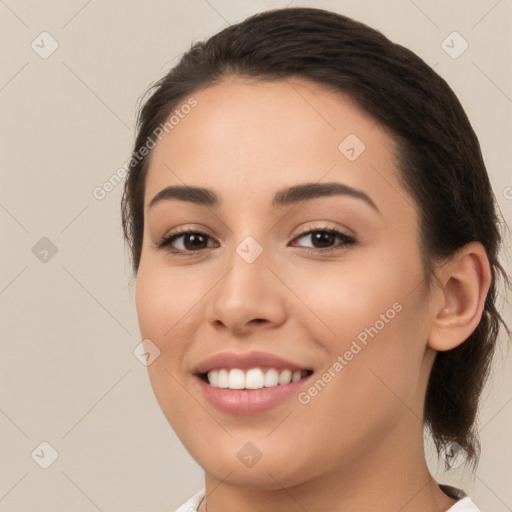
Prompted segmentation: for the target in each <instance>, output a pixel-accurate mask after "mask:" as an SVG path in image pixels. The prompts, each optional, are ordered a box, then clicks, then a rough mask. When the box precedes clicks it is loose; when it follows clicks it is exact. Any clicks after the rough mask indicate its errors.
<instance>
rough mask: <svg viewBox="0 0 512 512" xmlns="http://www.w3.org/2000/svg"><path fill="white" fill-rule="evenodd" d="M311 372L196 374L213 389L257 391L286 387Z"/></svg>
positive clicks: (221, 371) (269, 370)
mask: <svg viewBox="0 0 512 512" xmlns="http://www.w3.org/2000/svg"><path fill="white" fill-rule="evenodd" d="M312 373H313V370H309V369H306V370H294V369H290V368H262V367H255V368H249V369H246V370H244V369H241V368H231V369H230V368H216V369H212V370H210V371H208V372H203V373H200V374H198V377H199V378H200V379H201V380H202V381H203V382H205V383H206V384H208V385H209V386H212V387H214V388H220V389H228V390H245V391H251V390H258V389H262V388H274V387H277V386H286V385H288V384H291V383H293V382H298V381H300V380H303V379H306V378H307V377H309V376H310V375H311V374H312Z"/></svg>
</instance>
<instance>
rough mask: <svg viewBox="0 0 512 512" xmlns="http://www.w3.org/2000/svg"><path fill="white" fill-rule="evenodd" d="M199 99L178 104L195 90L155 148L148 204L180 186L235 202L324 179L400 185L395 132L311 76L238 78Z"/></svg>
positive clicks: (195, 96) (196, 94) (370, 185)
mask: <svg viewBox="0 0 512 512" xmlns="http://www.w3.org/2000/svg"><path fill="white" fill-rule="evenodd" d="M191 97H193V99H194V101H195V106H194V107H193V108H191V109H190V108H186V109H185V108H183V110H180V109H181V108H182V106H183V105H185V104H186V103H187V102H188V103H190V101H189V100H190V97H188V98H185V99H184V101H183V102H182V103H181V104H180V105H177V106H176V108H175V109H174V110H173V113H172V114H171V115H174V118H173V125H172V126H173V127H172V129H171V130H169V132H168V133H166V134H164V135H163V137H162V139H161V140H160V141H159V142H158V144H157V145H156V147H155V148H154V149H153V153H152V155H151V162H150V166H149V170H148V175H147V178H146V197H145V205H146V207H147V205H148V203H149V202H150V200H151V198H153V197H154V196H155V194H157V193H158V192H159V191H160V190H161V189H163V188H164V187H166V186H169V185H173V184H176V185H191V186H202V187H206V188H210V189H212V190H216V191H218V192H219V194H220V195H222V196H224V195H226V196H227V197H231V198H233V199H235V200H236V199H238V200H241V199H242V198H241V195H240V194H241V192H246V193H249V191H250V192H251V194H250V195H251V198H256V197H258V196H260V195H261V198H262V200H263V199H264V198H265V200H269V197H270V194H272V196H273V193H274V192H275V190H278V189H281V188H283V187H284V186H290V185H293V184H295V183H298V182H320V181H321V180H323V181H342V182H343V183H345V184H347V185H349V186H353V187H357V188H361V187H364V188H365V189H366V190H367V191H372V189H375V190H374V193H377V194H382V193H383V192H385V190H383V188H382V186H383V184H384V183H386V182H387V183H388V185H387V190H388V192H390V191H392V190H393V189H396V187H398V186H399V185H398V182H397V175H398V171H397V167H396V162H395V158H394V151H395V144H394V141H393V139H392V137H391V135H390V134H389V133H388V132H387V131H386V130H385V129H384V128H383V127H382V126H381V125H380V124H379V123H378V122H377V121H376V120H375V119H374V118H372V117H371V116H369V115H368V114H366V113H364V112H363V111H362V110H361V109H360V108H359V107H358V106H357V105H356V103H355V102H354V101H353V100H352V99H351V98H349V97H348V96H347V95H345V94H342V93H338V92H333V91H330V90H328V89H326V88H325V87H323V86H321V85H319V84H315V83H312V82H308V81H304V80H291V79H290V80H283V81H272V82H269V81H256V80H254V79H252V80H247V79H240V78H230V79H226V80H224V81H223V82H221V83H219V84H217V85H214V86H212V87H208V88H206V89H202V90H200V91H197V92H194V93H193V94H192V95H191ZM185 112H187V113H185ZM379 189H380V190H379ZM395 194H396V192H395Z"/></svg>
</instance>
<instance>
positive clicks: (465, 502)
mask: <svg viewBox="0 0 512 512" xmlns="http://www.w3.org/2000/svg"><path fill="white" fill-rule="evenodd" d="M443 487H445V488H446V486H443ZM457 491H459V493H461V495H464V493H463V491H460V489H458V490H457ZM464 496H465V495H464ZM203 498H204V489H203V490H201V491H199V492H198V493H197V494H194V496H192V498H190V499H189V500H188V501H187V502H186V503H184V504H183V505H181V507H179V508H178V509H176V510H175V511H174V512H197V507H199V504H200V503H201V501H202V500H203ZM454 499H456V498H454ZM446 512H480V509H479V508H478V507H477V506H476V505H475V504H474V503H473V502H472V501H471V498H470V497H469V496H465V497H463V498H462V499H459V501H457V503H455V505H453V506H452V507H450V508H449V509H448V510H447V511H446Z"/></svg>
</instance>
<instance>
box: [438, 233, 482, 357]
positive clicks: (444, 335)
mask: <svg viewBox="0 0 512 512" xmlns="http://www.w3.org/2000/svg"><path fill="white" fill-rule="evenodd" d="M438 278H439V286H440V289H438V290H437V293H436V300H435V301H433V302H432V307H433V309H432V310H431V313H432V319H431V327H430V332H429V339H428V346H429V347H431V348H433V349H435V350H439V351H446V350H451V349H452V348H455V347H457V346H458V345H460V344H461V343H463V342H464V341H465V340H466V339H467V338H468V337H469V336H470V335H471V333H472V332H473V331H474V330H475V329H476V327H477V325H478V323H479V322H480V319H481V317H482V312H483V310H484V305H485V298H486V297H487V292H488V291H489V287H490V284H491V269H490V265H489V259H488V258H487V254H486V252H485V248H484V247H483V245H482V244H481V243H479V242H471V243H469V244H467V245H465V246H464V247H462V248H461V249H460V250H459V251H458V252H457V253H456V254H455V255H454V256H453V258H451V259H450V260H449V261H448V262H447V263H445V264H444V265H443V266H442V268H441V269H440V270H439V273H438Z"/></svg>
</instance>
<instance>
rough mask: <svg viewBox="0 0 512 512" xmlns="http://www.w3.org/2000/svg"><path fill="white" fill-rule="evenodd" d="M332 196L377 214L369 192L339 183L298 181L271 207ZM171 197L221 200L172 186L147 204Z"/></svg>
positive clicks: (204, 203) (206, 201)
mask: <svg viewBox="0 0 512 512" xmlns="http://www.w3.org/2000/svg"><path fill="white" fill-rule="evenodd" d="M334 195H342V196H349V197H353V198H356V199H360V200H362V201H364V202H365V203H366V204H368V205H369V206H370V207H371V208H372V209H373V210H375V211H376V212H378V213H380V210H379V208H378V207H377V205H376V204H375V203H374V202H373V200H372V199H371V197H370V196H368V194H366V193H365V192H363V191H362V190H359V189H356V188H353V187H350V186H348V185H345V184H343V183H338V182H329V183H301V184H299V185H294V186H292V187H288V188H284V189H282V190H278V191H277V192H276V194H275V195H274V198H273V200H272V206H273V207H274V208H278V207H283V206H288V205H291V204H298V203H302V202H304V201H309V200H312V199H317V198H320V197H328V196H334ZM170 200H178V201H188V202H190V203H194V204H197V205H200V206H208V207H212V208H218V207H219V206H220V205H221V203H222V201H221V200H220V198H219V196H218V195H217V194H215V192H213V190H209V189H207V188H203V187H192V186H186V185H173V186H169V187H166V188H164V189H162V190H161V191H160V192H158V194H156V196H155V197H153V199H152V200H151V202H150V203H149V205H148V209H149V208H152V207H153V206H155V205H156V204H157V203H160V202H162V201H170Z"/></svg>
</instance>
